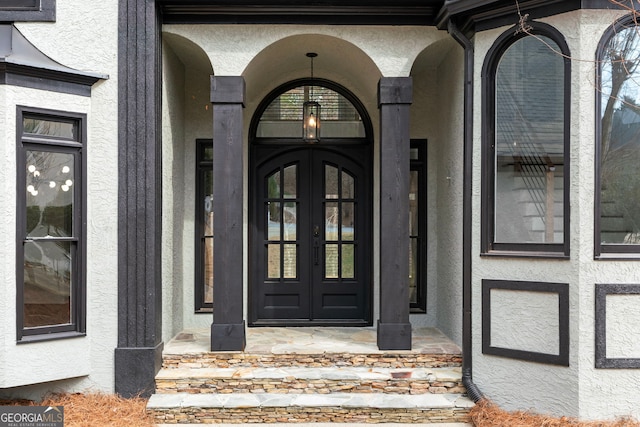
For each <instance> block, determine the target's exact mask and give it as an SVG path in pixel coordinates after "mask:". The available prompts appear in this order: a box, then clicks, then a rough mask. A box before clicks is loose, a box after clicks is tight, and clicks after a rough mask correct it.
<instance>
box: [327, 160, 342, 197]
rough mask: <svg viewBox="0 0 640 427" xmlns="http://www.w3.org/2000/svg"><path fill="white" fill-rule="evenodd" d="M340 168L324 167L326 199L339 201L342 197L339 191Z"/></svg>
mask: <svg viewBox="0 0 640 427" xmlns="http://www.w3.org/2000/svg"><path fill="white" fill-rule="evenodd" d="M338 190H339V189H338V168H337V167H335V166H329V165H325V167H324V192H325V196H324V197H325V198H327V199H337V198H338V197H339V196H340V193H339V191H338Z"/></svg>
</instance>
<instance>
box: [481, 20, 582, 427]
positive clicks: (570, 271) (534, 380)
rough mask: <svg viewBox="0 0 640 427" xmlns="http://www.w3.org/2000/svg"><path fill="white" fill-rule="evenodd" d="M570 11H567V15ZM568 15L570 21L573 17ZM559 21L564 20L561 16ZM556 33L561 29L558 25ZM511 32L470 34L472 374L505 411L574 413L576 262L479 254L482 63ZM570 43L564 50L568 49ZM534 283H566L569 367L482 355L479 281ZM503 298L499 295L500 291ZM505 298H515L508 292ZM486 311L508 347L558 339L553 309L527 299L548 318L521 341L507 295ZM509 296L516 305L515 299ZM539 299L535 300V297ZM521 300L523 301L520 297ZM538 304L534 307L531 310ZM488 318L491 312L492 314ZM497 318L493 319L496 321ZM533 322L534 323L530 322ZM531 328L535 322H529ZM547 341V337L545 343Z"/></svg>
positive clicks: (538, 313) (552, 344)
mask: <svg viewBox="0 0 640 427" xmlns="http://www.w3.org/2000/svg"><path fill="white" fill-rule="evenodd" d="M568 15H571V14H568ZM572 19H575V17H574V18H572ZM563 22H564V20H563ZM558 29H559V30H560V31H561V32H562V31H563V29H562V28H558ZM507 30H509V31H512V30H510V27H503V28H499V29H495V30H490V31H485V32H481V33H478V34H476V37H475V61H476V64H475V79H474V81H475V92H474V98H475V99H474V159H473V162H474V166H473V171H474V172H473V176H474V180H473V189H474V190H473V236H474V241H473V243H472V244H473V253H474V254H475V255H474V256H473V264H472V267H473V282H472V301H473V302H472V305H473V376H474V380H475V382H476V383H477V384H478V386H479V387H480V389H481V390H482V392H483V393H485V394H486V395H487V397H488V398H490V399H492V400H494V401H495V402H496V403H498V404H500V405H501V406H502V407H504V408H505V409H525V410H528V409H534V410H536V411H540V412H545V413H552V414H556V415H560V414H562V415H569V416H577V415H579V413H578V408H577V406H578V405H577V403H578V394H579V390H578V379H577V376H578V363H577V360H578V355H577V352H576V350H575V349H576V348H577V347H578V343H579V340H578V336H577V333H576V332H577V324H576V322H575V321H574V319H575V318H576V316H577V315H578V310H577V306H578V298H579V293H578V289H579V281H578V278H579V275H578V263H577V261H576V260H575V259H570V260H544V259H534V258H513V257H512V258H504V257H503V258H495V257H479V256H478V254H479V253H480V239H479V237H480V230H481V210H480V202H481V199H480V196H481V193H480V183H481V176H482V175H481V174H482V162H481V147H482V126H481V123H482V120H483V118H482V114H481V113H482V108H483V107H482V105H483V104H482V103H483V99H482V91H481V88H482V85H481V82H482V79H481V75H482V67H483V63H484V60H485V56H486V54H487V52H488V50H489V49H490V48H491V46H492V44H493V43H494V41H495V40H496V38H497V37H498V36H499V35H501V34H502V33H503V32H504V31H507ZM573 47H574V46H573V45H572V44H571V43H570V44H569V48H570V49H573ZM575 173H576V171H575V169H574V170H572V174H573V175H572V176H571V182H574V179H575V178H574V175H575ZM571 239H572V240H571V242H570V243H571V246H572V247H575V245H576V244H577V235H576V233H572V234H571ZM483 279H491V280H507V281H531V280H534V281H537V282H550V283H558V282H559V283H566V284H568V286H569V290H570V291H569V301H570V304H569V306H570V307H571V308H570V315H569V316H570V319H571V322H570V329H569V337H570V353H569V366H568V367H564V366H553V365H546V364H541V363H534V362H530V361H524V360H515V359H511V358H507V357H500V356H491V355H485V354H483V353H482V333H483V330H482V327H481V325H482V314H483V313H482V295H481V289H482V282H481V281H482V280H483ZM503 296H504V295H503ZM510 297H514V296H513V295H510ZM498 299H499V301H497V302H495V301H494V302H493V304H492V306H491V309H492V310H496V311H497V315H498V318H500V317H501V316H502V318H503V321H501V322H500V324H499V325H496V326H498V331H499V334H498V337H497V339H498V340H501V341H502V343H503V344H507V345H508V348H511V349H518V348H514V347H522V348H531V347H532V346H533V345H534V344H535V343H540V341H544V344H543V346H544V347H545V348H549V349H551V348H554V347H555V346H556V343H557V341H558V339H559V338H558V334H559V331H557V330H556V331H555V336H554V334H553V333H552V332H551V331H550V330H549V328H550V326H551V325H550V324H549V322H554V320H553V319H554V318H557V317H554V313H552V312H550V310H549V308H546V307H544V306H541V305H540V304H538V305H537V306H536V305H535V304H529V303H526V305H527V308H528V309H529V310H531V312H530V313H529V314H527V316H530V317H532V318H536V317H541V318H543V319H547V320H546V322H547V327H545V328H543V329H542V330H538V331H536V332H529V333H528V334H527V335H525V336H524V337H519V338H518V339H519V340H520V341H514V337H515V336H516V335H517V334H519V333H520V332H521V331H523V330H525V329H526V328H527V327H528V325H526V324H524V323H523V322H521V321H520V319H518V317H517V314H516V313H515V312H514V310H513V308H514V307H513V306H512V305H510V304H509V303H510V301H511V299H512V298H498ZM513 299H514V302H515V303H516V304H517V303H518V299H515V298H513ZM538 299H539V298H538ZM520 302H521V303H523V301H522V300H521V299H520ZM536 307H537V309H536ZM492 317H493V316H492ZM495 320H496V319H494V321H495ZM534 325H535V324H534ZM534 328H535V326H534ZM549 340H550V341H549Z"/></svg>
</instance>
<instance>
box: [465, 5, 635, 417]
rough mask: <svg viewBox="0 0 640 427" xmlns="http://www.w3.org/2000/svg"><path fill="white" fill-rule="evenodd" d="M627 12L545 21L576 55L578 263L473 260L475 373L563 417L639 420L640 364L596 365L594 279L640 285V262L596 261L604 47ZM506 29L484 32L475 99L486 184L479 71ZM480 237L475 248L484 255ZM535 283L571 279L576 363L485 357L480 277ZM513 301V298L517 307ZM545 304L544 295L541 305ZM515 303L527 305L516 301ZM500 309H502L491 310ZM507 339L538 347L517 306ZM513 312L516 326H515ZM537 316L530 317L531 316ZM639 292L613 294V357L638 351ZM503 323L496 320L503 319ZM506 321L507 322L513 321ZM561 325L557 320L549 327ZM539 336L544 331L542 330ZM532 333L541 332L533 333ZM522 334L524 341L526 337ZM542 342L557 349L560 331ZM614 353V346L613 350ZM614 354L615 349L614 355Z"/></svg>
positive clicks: (538, 309) (540, 311) (546, 315)
mask: <svg viewBox="0 0 640 427" xmlns="http://www.w3.org/2000/svg"><path fill="white" fill-rule="evenodd" d="M618 16H621V12H612V11H602V10H583V11H577V12H571V13H567V14H562V15H559V16H555V17H550V18H546V19H543V20H542V21H544V22H546V23H548V24H550V25H552V26H554V27H555V28H557V29H558V30H559V31H560V32H562V33H563V35H564V37H565V39H566V41H567V43H568V45H569V49H570V51H571V56H572V77H571V96H572V107H571V108H572V111H571V175H570V180H571V186H570V190H571V211H570V212H571V237H570V244H571V257H570V259H569V260H558V261H552V260H535V259H495V258H476V259H477V261H475V259H474V269H473V275H474V281H473V304H474V314H473V322H474V325H475V326H474V329H473V330H474V335H473V345H474V354H473V361H474V371H473V372H474V379H475V381H476V383H477V384H478V385H479V387H480V389H481V390H482V391H483V392H485V393H486V394H487V396H488V397H490V398H492V399H494V400H495V401H496V402H497V403H499V404H501V405H502V406H504V407H505V408H507V409H516V408H517V409H530V408H532V409H534V410H536V411H538V412H548V413H553V414H557V415H560V414H562V415H576V416H580V417H582V418H587V419H602V418H614V417H617V416H624V415H631V416H635V417H639V416H640V406H639V405H638V399H637V389H638V386H639V385H640V370H637V369H596V368H595V348H594V347H595V346H594V342H595V324H594V318H595V308H594V307H595V284H596V283H606V284H609V283H613V284H626V283H633V284H637V283H640V269H639V268H638V261H614V260H594V252H593V251H594V249H593V248H594V232H593V224H594V185H593V183H594V173H595V169H594V162H595V157H594V154H595V152H594V150H595V122H594V120H595V103H594V99H595V96H596V90H595V83H594V80H595V67H596V64H595V61H594V59H595V52H596V48H597V44H598V42H599V39H600V37H601V35H602V34H603V33H604V31H605V30H606V28H607V27H608V26H609V25H610V24H611V23H612V22H613V21H614V20H615V19H616V17H618ZM504 30H506V28H502V29H497V30H492V31H486V32H482V33H480V34H478V35H477V36H476V80H475V81H476V91H475V94H476V102H475V108H476V113H475V134H476V137H475V142H474V143H475V150H474V188H476V189H477V188H479V185H480V176H481V175H480V173H481V171H480V147H481V145H480V143H481V142H480V132H481V126H480V123H481V117H480V111H481V105H482V104H481V98H480V87H479V83H480V81H481V80H480V70H481V67H482V62H483V60H484V56H485V53H486V51H487V49H489V47H490V46H491V44H492V43H493V41H494V40H495V38H496V37H497V36H498V35H500V34H501V33H502V31H504ZM479 204H480V194H479V192H478V191H477V190H476V191H474V206H475V207H474V236H479V235H480V217H479V214H480V210H479ZM479 250H480V248H479V241H478V240H476V241H474V252H475V253H476V254H478V253H479ZM483 278H489V279H506V280H535V281H544V282H561V283H568V284H569V293H570V299H569V302H570V313H569V314H570V366H569V367H556V366H550V365H542V364H536V363H531V362H522V361H517V360H510V359H507V358H500V357H495V356H484V355H482V353H481V328H480V321H481V317H480V315H481V311H480V310H479V308H478V307H480V304H481V297H480V290H481V284H480V280H481V279H483ZM513 302H514V300H513V299H507V300H506V302H505V303H513ZM538 302H540V301H538ZM515 303H516V304H518V301H517V299H516V300H515ZM526 307H527V308H528V309H530V310H531V313H534V314H535V315H540V316H541V317H542V318H543V319H547V320H545V322H548V321H549V320H550V319H552V318H553V317H554V313H552V312H550V311H549V309H548V308H547V309H545V308H544V304H534V302H533V301H532V302H530V303H527V304H526ZM492 309H493V307H492ZM501 310H502V313H501V314H500V316H502V317H501V319H502V320H501V321H500V327H501V328H502V329H503V330H502V333H503V334H506V335H502V336H501V337H498V338H497V339H499V340H501V342H503V343H510V344H511V346H515V347H530V346H532V345H533V344H534V343H535V339H538V338H541V336H540V335H538V336H537V338H536V337H534V336H529V338H527V340H528V343H522V342H519V341H518V340H516V339H515V337H514V338H509V334H511V335H512V336H514V335H516V334H522V333H524V329H523V328H522V325H520V324H518V323H515V322H516V321H518V322H519V321H520V320H519V319H518V318H517V316H515V314H516V313H515V311H514V310H513V307H505V306H504V304H503V307H502V308H501ZM509 313H512V316H513V320H512V321H513V322H514V324H513V327H510V326H509V320H508V317H509ZM531 313H530V314H528V317H529V320H528V322H529V323H531V322H532V318H531ZM638 317H639V316H638V315H637V298H635V297H634V296H622V297H618V296H613V297H611V296H609V297H607V330H608V332H607V344H608V345H609V346H611V348H610V352H611V353H610V354H608V357H637V356H638V354H639V353H640V351H639V349H638V346H637V345H636V344H635V343H637V342H638V341H639V340H640V333H639V332H638V329H637V326H636V325H637V320H638ZM497 321H498V320H496V322H497ZM505 324H506V326H505ZM551 326H552V325H551V324H548V326H547V327H546V328H547V329H548V328H550V327H551ZM538 332H540V331H538ZM527 333H528V334H529V335H531V334H532V332H527ZM519 339H521V337H519ZM544 340H545V341H547V342H546V343H545V344H544V345H542V344H539V346H541V347H542V348H545V347H547V348H548V349H551V348H553V346H554V345H555V344H554V343H553V340H552V338H551V336H550V335H549V336H548V337H547V338H544ZM608 350H609V349H608ZM608 353H609V351H608Z"/></svg>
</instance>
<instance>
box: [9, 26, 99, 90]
mask: <svg viewBox="0 0 640 427" xmlns="http://www.w3.org/2000/svg"><path fill="white" fill-rule="evenodd" d="M108 78H109V76H107V75H104V74H97V73H91V72H86V71H79V70H75V69H73V68H69V67H66V66H64V65H62V64H60V63H58V62H56V61H54V60H53V59H51V58H49V57H48V56H47V55H45V54H44V53H42V52H41V51H40V50H39V49H38V48H36V47H35V46H34V45H33V44H31V42H29V40H27V39H26V38H25V37H24V36H23V35H22V33H20V31H18V29H17V28H16V27H15V26H13V25H11V24H0V84H6V85H13V86H22V87H29V88H34V89H43V90H50V91H54V92H62V93H71V94H76V95H82V96H90V95H91V86H93V84H95V83H96V82H97V81H98V80H102V79H108Z"/></svg>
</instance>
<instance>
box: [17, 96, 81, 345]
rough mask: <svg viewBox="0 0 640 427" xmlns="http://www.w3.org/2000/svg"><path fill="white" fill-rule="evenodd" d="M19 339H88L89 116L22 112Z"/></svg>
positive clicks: (22, 110)
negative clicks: (85, 161)
mask: <svg viewBox="0 0 640 427" xmlns="http://www.w3.org/2000/svg"><path fill="white" fill-rule="evenodd" d="M17 120H18V123H17V129H18V141H19V146H18V150H17V151H18V174H17V182H18V206H17V212H18V215H17V237H18V242H17V245H18V250H17V258H18V271H17V287H18V289H17V332H18V341H23V342H25V341H32V340H38V339H43V338H44V339H50V338H56V337H68V336H74V335H81V334H84V331H85V273H84V271H85V268H84V265H85V242H84V235H85V219H84V215H85V208H84V206H85V192H84V166H83V150H84V146H85V142H86V141H85V135H86V131H85V116H84V115H77V114H70V113H58V112H52V111H45V110H35V109H28V108H24V107H18V114H17Z"/></svg>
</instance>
